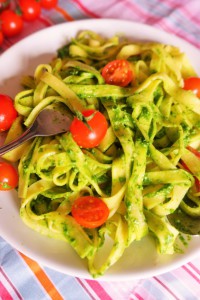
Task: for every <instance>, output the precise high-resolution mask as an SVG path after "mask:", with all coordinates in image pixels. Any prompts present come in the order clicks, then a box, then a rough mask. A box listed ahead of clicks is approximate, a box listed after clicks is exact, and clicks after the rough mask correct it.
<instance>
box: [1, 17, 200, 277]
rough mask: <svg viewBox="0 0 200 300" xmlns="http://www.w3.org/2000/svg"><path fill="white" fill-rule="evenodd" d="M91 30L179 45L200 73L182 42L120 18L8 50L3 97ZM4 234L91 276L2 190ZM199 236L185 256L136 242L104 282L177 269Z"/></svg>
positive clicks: (34, 254) (37, 256) (72, 27)
mask: <svg viewBox="0 0 200 300" xmlns="http://www.w3.org/2000/svg"><path fill="white" fill-rule="evenodd" d="M88 29H90V30H93V31H95V32H97V33H100V34H103V35H106V36H113V35H114V34H116V33H120V34H124V35H125V36H127V37H130V38H132V39H139V40H141V39H142V40H148V41H159V42H163V43H167V44H172V45H176V46H178V47H179V48H181V49H182V51H184V52H186V53H187V55H188V56H189V58H190V60H191V62H192V64H193V65H194V67H195V69H196V70H197V71H198V70H200V53H199V51H198V50H197V49H196V48H195V47H194V46H192V45H190V44H188V43H187V42H185V41H184V40H181V39H180V38H178V37H176V36H174V35H171V34H169V33H166V32H163V31H160V30H158V29H156V28H152V27H150V26H147V25H143V24H138V23H133V22H129V21H119V20H107V19H106V20H103V19H94V20H93V19H90V20H84V21H76V22H71V23H64V24H61V25H56V26H53V27H50V28H48V29H45V30H42V31H39V32H37V33H35V34H33V35H31V36H29V37H27V38H25V39H24V40H22V41H20V42H19V43H18V44H16V45H14V46H13V47H11V48H10V49H9V50H7V51H6V52H4V53H3V54H2V55H1V57H0V70H1V76H0V93H7V94H8V95H10V96H13V97H14V95H15V94H16V92H18V91H19V90H20V84H19V82H20V78H21V76H22V75H25V74H26V75H27V74H33V71H34V69H35V67H36V66H37V65H38V64H39V63H48V62H49V60H50V59H51V58H52V57H53V56H54V55H55V53H56V50H57V49H58V48H59V47H60V46H62V45H64V44H65V43H66V42H67V41H69V40H70V38H71V37H74V36H76V34H77V32H79V31H80V30H88ZM0 208H1V209H0V234H1V236H2V237H3V238H4V239H5V240H7V241H8V242H9V243H10V244H11V245H12V246H13V247H14V248H16V249H18V250H19V251H21V252H23V253H24V254H26V255H28V256H29V257H31V258H32V259H34V260H36V261H38V262H39V263H41V264H43V265H45V266H48V267H51V268H53V269H55V270H57V271H61V272H63V273H66V274H68V275H72V276H78V277H84V278H91V276H90V275H89V273H88V271H87V264H86V262H85V261H84V260H81V259H80V258H79V257H78V256H77V255H76V253H75V252H74V250H73V249H72V248H71V246H70V245H68V244H67V243H64V242H60V241H55V240H52V239H49V238H47V237H44V236H41V235H40V234H38V233H36V232H34V231H33V230H31V229H29V228H28V227H26V226H25V225H24V224H23V223H22V221H21V219H20V217H19V200H18V198H17V194H16V193H15V192H14V191H12V192H0ZM199 242H200V238H199V237H195V238H192V240H191V242H190V243H189V246H188V247H187V248H186V249H185V253H184V254H176V255H172V256H166V255H164V256H161V255H158V254H157V252H156V249H155V244H154V241H152V240H151V239H149V238H144V239H143V240H142V241H141V242H136V243H133V245H132V246H131V247H129V248H128V249H127V250H126V252H125V254H124V255H123V257H122V258H121V259H120V260H119V261H118V262H117V263H116V264H115V265H114V266H113V267H111V268H110V269H109V270H108V272H107V273H106V274H105V275H104V276H103V277H101V278H100V279H102V280H131V279H141V278H146V277H150V276H154V275H158V274H162V273H165V272H168V271H170V270H173V269H175V268H177V267H179V266H181V265H183V264H185V263H186V262H188V261H190V260H192V259H193V258H195V257H196V256H197V255H198V254H199Z"/></svg>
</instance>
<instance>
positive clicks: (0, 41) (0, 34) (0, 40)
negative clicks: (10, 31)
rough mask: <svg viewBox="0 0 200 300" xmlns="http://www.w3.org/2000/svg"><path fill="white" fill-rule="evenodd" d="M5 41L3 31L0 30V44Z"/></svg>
mask: <svg viewBox="0 0 200 300" xmlns="http://www.w3.org/2000/svg"><path fill="white" fill-rule="evenodd" d="M3 41H4V36H3V33H2V31H0V46H1V45H2V44H3Z"/></svg>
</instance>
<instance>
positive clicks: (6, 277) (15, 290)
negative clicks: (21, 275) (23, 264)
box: [0, 268, 23, 300]
mask: <svg viewBox="0 0 200 300" xmlns="http://www.w3.org/2000/svg"><path fill="white" fill-rule="evenodd" d="M0 269H1V273H2V274H3V276H4V277H5V279H6V280H7V282H8V283H9V285H10V286H11V287H12V289H13V291H14V292H15V294H16V295H17V296H18V298H19V299H20V300H23V299H22V297H21V295H20V293H19V292H18V290H17V289H16V288H15V286H14V285H13V284H12V282H11V281H10V279H9V278H8V276H7V275H6V273H5V272H4V271H3V269H2V268H0ZM3 299H4V298H3ZM5 299H6V298H5Z"/></svg>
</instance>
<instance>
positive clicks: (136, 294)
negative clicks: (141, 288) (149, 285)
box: [134, 293, 144, 300]
mask: <svg viewBox="0 0 200 300" xmlns="http://www.w3.org/2000/svg"><path fill="white" fill-rule="evenodd" d="M134 296H135V297H136V298H138V299H139V300H144V298H142V297H141V296H140V295H139V294H138V293H134Z"/></svg>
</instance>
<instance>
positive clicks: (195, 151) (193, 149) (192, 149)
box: [187, 146, 200, 158]
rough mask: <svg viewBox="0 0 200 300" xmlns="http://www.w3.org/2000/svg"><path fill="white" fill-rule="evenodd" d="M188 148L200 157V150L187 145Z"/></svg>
mask: <svg viewBox="0 0 200 300" xmlns="http://www.w3.org/2000/svg"><path fill="white" fill-rule="evenodd" d="M187 149H188V150H190V151H191V152H192V153H194V155H196V157H198V158H200V151H198V150H196V149H195V148H193V147H191V146H187Z"/></svg>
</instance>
